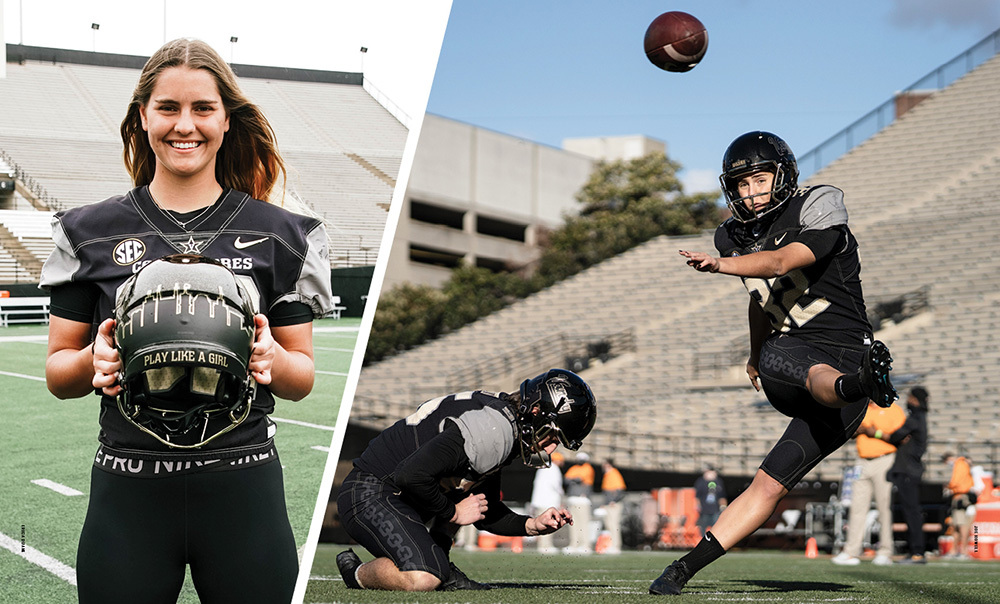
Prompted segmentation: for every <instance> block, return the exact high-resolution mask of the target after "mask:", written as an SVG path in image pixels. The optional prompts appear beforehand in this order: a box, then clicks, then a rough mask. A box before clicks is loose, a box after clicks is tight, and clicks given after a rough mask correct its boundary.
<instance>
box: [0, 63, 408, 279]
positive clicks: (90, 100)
mask: <svg viewBox="0 0 1000 604" xmlns="http://www.w3.org/2000/svg"><path fill="white" fill-rule="evenodd" d="M7 60H8V65H7V77H6V78H4V79H0V150H2V151H3V152H4V153H5V154H6V156H7V157H8V158H9V159H10V160H12V162H13V163H15V164H16V167H17V168H18V169H19V170H20V172H21V173H22V174H24V175H27V177H30V178H31V179H33V180H34V181H35V182H36V183H37V184H38V185H40V186H41V187H42V188H44V190H45V192H47V193H48V195H49V196H50V198H51V201H50V202H49V203H48V205H49V206H50V208H49V209H51V210H57V209H60V208H65V207H72V206H76V205H81V204H87V203H93V202H96V201H100V200H102V199H105V198H107V197H109V196H111V195H116V194H120V193H122V192H124V191H126V190H128V189H129V188H131V182H130V180H129V178H128V175H127V174H126V172H125V169H124V166H123V164H122V144H121V138H120V136H119V133H118V127H119V124H120V123H121V119H122V117H123V116H124V114H125V109H126V107H127V105H128V101H129V98H130V97H131V93H132V89H133V87H134V86H135V83H136V80H137V79H138V75H139V70H140V69H141V68H142V66H143V64H144V63H145V60H146V59H145V58H144V57H136V56H129V55H113V54H105V53H91V52H80V51H69V50H60V49H51V48H39V47H28V46H21V45H7ZM233 67H234V70H235V71H236V72H237V74H238V75H239V76H240V82H241V85H242V86H243V88H244V91H245V92H246V93H247V95H248V96H249V97H250V98H251V99H253V100H254V102H256V103H257V104H258V105H260V106H261V107H262V109H263V110H264V112H265V113H266V115H267V116H268V119H269V120H270V121H271V124H272V126H273V127H274V130H275V132H276V134H277V139H278V145H279V149H280V150H281V152H282V154H283V155H284V157H285V160H286V162H287V163H288V164H289V167H290V168H291V171H290V174H289V179H288V194H289V195H294V196H295V197H297V198H299V199H301V200H302V201H303V202H304V203H305V205H306V206H307V207H308V208H309V209H310V210H312V211H314V212H315V213H316V214H318V215H319V216H321V217H322V218H323V219H324V220H325V221H326V223H327V228H328V231H329V234H330V244H331V265H332V266H351V265H363V264H372V263H374V260H375V257H374V253H373V252H369V250H377V249H378V247H379V243H380V241H381V237H382V231H383V228H384V225H385V219H386V209H387V208H388V205H389V202H390V200H391V198H392V191H393V188H394V186H395V181H396V177H397V174H398V171H399V165H400V162H401V159H402V154H403V147H404V145H405V142H406V137H407V134H408V130H407V128H406V127H405V126H404V125H403V124H401V123H400V122H399V121H398V120H397V119H396V118H395V117H393V115H392V114H391V113H390V112H389V111H388V110H387V109H386V108H385V107H383V106H382V105H381V104H379V102H378V101H377V100H375V99H374V98H373V97H372V96H371V95H370V94H369V93H368V92H367V91H366V90H365V89H364V87H363V86H362V83H363V78H362V74H360V73H344V72H323V71H314V70H303V69H285V68H275V67H262V66H251V65H234V66H233ZM20 199H21V201H20V203H18V204H17V206H16V207H17V208H18V209H30V208H31V205H30V204H28V203H27V201H26V200H27V196H25V195H21V196H20ZM43 205H44V204H43ZM42 209H44V208H42ZM37 219H38V220H39V221H40V222H44V223H46V224H47V223H48V215H47V214H46V213H40V215H39V216H38V218H37ZM40 253H42V254H43V255H44V253H45V252H44V251H42V252H40ZM0 256H3V254H0ZM22 268H23V267H22ZM0 269H2V267H0ZM28 272H29V273H30V271H28ZM3 277H4V275H3V274H0V281H4V280H5V279H4V278H3ZM18 280H22V281H23V280H24V278H23V277H20V278H19V279H18Z"/></svg>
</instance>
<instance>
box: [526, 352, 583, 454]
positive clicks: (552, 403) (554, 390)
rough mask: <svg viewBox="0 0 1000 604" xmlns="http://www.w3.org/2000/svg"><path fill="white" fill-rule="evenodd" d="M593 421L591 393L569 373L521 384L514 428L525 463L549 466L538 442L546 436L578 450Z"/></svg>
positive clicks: (548, 373) (549, 374)
mask: <svg viewBox="0 0 1000 604" xmlns="http://www.w3.org/2000/svg"><path fill="white" fill-rule="evenodd" d="M596 421H597V400H596V399H595V398H594V393H593V392H591V390H590V386H588V385H587V382H585V381H583V378H581V377H580V376H578V375H577V374H575V373H573V372H572V371H568V370H566V369H550V370H549V371H546V372H545V373H543V374H541V375H538V376H535V377H533V378H531V379H530V380H525V381H523V382H521V388H520V401H519V402H518V405H517V413H516V427H517V432H518V437H519V438H518V440H519V441H520V443H521V459H522V461H524V463H525V464H527V465H529V466H532V467H538V466H539V463H538V462H536V461H535V460H537V459H540V460H541V465H543V466H547V465H548V459H547V456H545V455H544V454H542V453H543V449H542V447H541V446H540V443H541V441H542V440H544V439H545V437H546V436H549V435H555V436H557V437H558V438H559V442H560V443H562V445H563V446H564V447H566V448H567V449H570V450H572V451H576V450H578V449H579V448H580V446H581V445H582V444H583V439H584V438H585V437H586V436H587V435H588V434H590V431H591V430H592V429H593V428H594V423H595V422H596ZM540 454H542V455H540Z"/></svg>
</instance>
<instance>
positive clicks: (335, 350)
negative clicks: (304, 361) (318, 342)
mask: <svg viewBox="0 0 1000 604" xmlns="http://www.w3.org/2000/svg"><path fill="white" fill-rule="evenodd" d="M313 350H323V351H325V352H354V349H353V348H330V347H329V346H313Z"/></svg>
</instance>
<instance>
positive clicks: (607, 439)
mask: <svg viewBox="0 0 1000 604" xmlns="http://www.w3.org/2000/svg"><path fill="white" fill-rule="evenodd" d="M810 182H811V183H829V184H834V185H836V186H839V187H840V188H842V189H843V190H844V191H845V193H846V202H847V207H848V210H849V213H850V221H851V223H850V224H851V228H852V231H853V232H854V233H855V235H856V236H857V238H858V240H859V242H860V245H861V257H862V280H863V286H864V289H865V293H866V296H867V297H868V298H869V299H876V298H877V299H879V300H885V299H890V298H892V297H893V296H901V295H903V294H905V293H907V292H912V291H914V290H916V289H918V288H920V287H927V288H929V292H930V294H929V298H930V306H929V308H927V309H925V310H924V311H923V312H921V313H919V314H917V315H916V316H913V317H910V318H907V319H905V320H903V321H901V322H899V323H894V322H893V321H891V320H889V321H885V322H883V324H882V326H881V329H880V331H879V332H877V333H876V336H877V337H878V338H880V339H883V340H884V341H886V343H887V344H888V345H889V346H890V348H891V349H892V351H893V355H894V358H895V361H894V373H895V375H896V376H897V382H899V386H900V390H901V391H902V392H903V393H905V390H906V388H907V387H908V384H910V385H912V384H913V383H916V382H919V383H922V384H924V385H925V386H926V387H927V388H928V390H929V391H930V393H931V415H930V419H931V427H930V432H931V439H932V440H935V441H939V442H943V444H938V445H935V446H934V447H932V449H931V450H930V451H929V453H928V455H927V456H926V457H925V459H926V460H927V461H928V462H929V463H930V473H929V476H928V477H929V478H930V479H934V480H941V479H944V480H947V476H946V475H945V471H946V467H945V466H944V465H943V464H941V463H940V462H938V461H937V460H938V458H939V457H940V455H941V453H942V452H943V449H944V448H953V449H954V448H957V447H958V446H959V445H961V444H963V443H965V444H966V445H968V444H969V443H978V442H983V441H986V440H992V441H994V442H995V441H996V438H997V437H996V435H997V434H998V433H1000V372H998V371H997V370H996V369H997V367H1000V345H998V338H1000V312H998V308H1000V220H997V219H996V215H997V212H998V210H1000V205H998V202H997V191H1000V57H994V58H993V59H991V60H989V61H987V62H986V63H984V64H983V65H981V66H980V67H978V68H977V69H975V70H974V71H972V72H970V73H969V74H967V75H966V76H965V77H963V78H962V79H960V80H958V81H956V82H955V83H954V84H952V85H951V86H949V87H948V88H946V89H943V90H941V91H939V92H937V93H936V94H934V95H933V96H931V97H930V98H928V99H927V100H925V101H923V103H921V104H920V105H918V106H917V107H916V108H914V109H912V110H911V111H910V112H909V113H907V114H906V115H904V116H902V117H901V118H900V119H898V120H897V121H896V122H895V123H893V124H891V125H890V126H889V127H887V128H886V129H885V130H883V131H882V132H880V133H879V134H877V135H876V136H874V137H873V138H871V139H870V140H868V141H866V142H865V143H863V144H862V145H860V146H858V147H856V148H855V149H853V150H852V151H851V152H849V153H848V154H846V155H845V156H843V157H841V158H840V159H838V160H837V161H836V162H834V163H833V164H831V165H830V166H828V167H827V168H826V169H824V170H822V171H821V172H819V173H818V174H816V175H815V176H814V177H813V178H812V179H811V180H810ZM678 249H691V250H702V251H712V250H714V248H713V244H712V236H711V233H704V234H702V235H698V236H692V237H675V238H667V237H663V238H659V239H656V240H653V241H650V242H648V243H646V244H644V245H642V246H639V247H638V248H636V249H633V250H631V251H629V252H627V253H625V254H622V255H621V256H618V257H616V258H613V259H610V260H608V261H605V262H604V263H602V264H600V265H598V266H595V267H592V268H591V269H589V270H587V271H585V272H583V273H581V274H578V275H576V276H575V277H573V278H571V279H568V280H566V281H565V282H563V283H560V284H557V285H556V286H554V287H552V288H550V289H548V290H546V291H543V292H540V293H538V294H536V295H534V296H531V297H530V298H528V299H526V300H523V301H521V302H518V303H516V304H515V305H513V306H511V307H509V308H507V309H504V310H502V311H500V312H498V313H494V314H493V315H491V316H489V317H486V318H484V319H482V320H480V321H478V322H476V323H474V324H472V325H470V326H467V327H465V328H463V329H461V330H459V331H457V332H455V333H452V334H449V335H447V336H444V337H442V338H440V339H438V340H436V341H433V342H430V343H428V344H426V345H424V346H421V347H419V348H416V349H413V350H410V351H406V352H404V353H402V354H399V355H397V356H395V357H393V358H391V359H388V360H386V361H383V362H381V363H378V364H375V365H372V366H369V367H366V368H365V369H364V371H362V374H361V381H360V383H359V386H358V390H357V397H358V398H357V399H356V402H355V407H354V414H353V415H352V417H358V416H363V415H364V414H365V405H368V404H374V403H372V402H371V401H380V404H386V403H391V404H392V405H395V408H396V409H397V412H398V414H402V413H405V412H406V411H405V410H406V409H407V408H412V407H413V406H414V405H416V404H418V403H419V402H420V401H421V400H422V398H423V397H425V396H426V394H427V393H428V392H433V391H434V390H435V389H438V390H439V393H443V392H442V390H443V391H447V390H448V389H457V388H463V389H464V388H473V387H477V386H487V387H492V388H504V389H510V388H513V387H516V384H517V380H519V379H523V378H524V377H528V376H524V375H520V376H506V383H503V384H449V383H448V376H449V375H451V374H452V373H453V372H454V371H455V370H456V369H458V368H460V367H462V366H464V365H466V364H470V363H474V362H482V360H483V359H485V358H488V357H490V356H492V355H493V354H495V352H496V351H497V350H503V349H505V348H511V347H514V346H516V345H517V344H518V343H519V342H521V341H523V340H524V338H526V336H525V334H533V335H534V336H538V335H542V334H545V335H548V334H550V333H552V332H556V331H558V332H562V333H566V334H568V335H574V334H581V333H595V332H597V331H600V330H602V329H604V331H607V332H612V331H618V330H622V329H626V328H630V327H631V328H633V329H634V331H635V334H636V348H637V349H636V351H635V352H628V353H626V354H623V355H621V356H617V357H614V358H612V359H610V360H609V361H608V362H606V363H604V364H603V365H602V364H601V363H595V362H592V364H591V366H590V368H589V369H587V370H585V371H584V372H583V376H584V377H585V378H586V379H587V380H588V381H589V382H590V383H591V385H592V386H593V389H594V391H595V393H596V394H597V396H598V399H599V401H600V407H599V408H600V411H599V420H598V426H597V429H596V430H595V433H594V436H593V437H592V438H591V439H590V441H589V442H588V443H587V444H586V445H585V449H586V450H588V452H589V453H591V455H592V456H594V455H596V456H598V457H601V456H606V455H610V456H613V457H614V459H615V460H616V462H617V463H619V464H620V465H626V466H628V467H635V468H649V469H673V470H678V471H696V470H697V469H698V468H699V466H700V465H701V464H703V463H705V462H709V461H710V462H712V463H714V464H717V465H720V466H721V470H722V471H723V472H739V473H747V472H748V471H749V472H752V471H753V468H755V467H756V464H757V463H759V460H760V458H761V457H762V456H763V453H764V452H766V450H767V449H768V448H769V443H770V442H773V440H774V439H776V438H777V437H778V435H779V434H780V432H781V431H782V430H783V429H784V427H785V425H786V424H787V418H785V417H784V416H782V415H780V414H779V413H777V412H775V411H774V410H773V409H771V408H770V406H769V405H768V404H767V403H766V399H765V398H764V396H763V394H758V393H756V392H754V390H752V389H751V387H750V386H749V383H748V381H747V378H746V375H745V372H744V364H745V361H744V360H743V359H745V356H742V357H741V356H740V354H739V353H740V350H736V351H735V353H736V354H735V355H734V342H740V343H741V344H740V346H741V347H743V350H744V351H745V350H746V349H748V342H747V326H746V306H747V296H746V292H745V290H744V289H743V286H742V284H741V283H740V281H739V280H738V279H736V278H731V277H724V276H718V275H705V274H700V273H696V272H694V271H692V270H691V269H690V268H688V267H687V266H686V265H685V264H684V262H683V259H681V258H680V257H679V256H678V255H677V250H678ZM581 301H586V302H581ZM734 357H735V359H738V360H734ZM708 358H720V359H730V361H729V364H727V365H725V366H723V367H722V368H717V367H713V366H707V367H706V366H703V364H704V362H705V359H708ZM536 369H537V370H538V371H541V370H544V369H545V368H544V367H538V368H536ZM383 415H388V416H387V417H385V418H383V419H379V418H378V417H377V416H372V417H371V419H369V420H368V422H369V423H372V424H379V423H387V422H389V421H391V420H392V419H393V418H392V417H391V414H383ZM398 416H399V415H396V417H398ZM719 438H722V439H728V440H729V443H730V444H729V445H728V446H724V444H725V443H723V444H720V443H722V441H719V440H717V439H719ZM748 438H759V439H761V440H760V441H759V442H757V441H750V440H747V439H748ZM739 443H743V447H744V448H747V449H750V450H746V451H745V450H738V449H739V447H740V445H739ZM748 443H749V444H748ZM729 447H731V448H729ZM720 448H721V450H720ZM713 449H714V450H713ZM852 449H853V448H852V447H844V448H843V449H842V450H841V452H840V453H838V454H837V455H836V456H835V457H834V458H831V459H830V460H827V461H826V462H823V463H822V464H820V466H819V467H818V468H817V469H816V470H814V471H813V472H812V473H811V474H810V476H809V477H808V478H832V479H836V478H838V477H839V476H840V473H841V471H842V467H843V465H844V464H845V463H850V462H851V461H852V460H853V459H854V455H853V450H852ZM972 453H973V455H975V452H974V451H973V452H972ZM748 458H752V460H753V461H752V464H753V465H749V466H748V461H747V459H748Z"/></svg>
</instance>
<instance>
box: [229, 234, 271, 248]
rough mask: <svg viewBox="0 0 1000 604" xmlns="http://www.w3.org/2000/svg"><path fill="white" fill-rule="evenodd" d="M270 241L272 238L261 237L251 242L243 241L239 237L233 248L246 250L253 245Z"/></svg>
mask: <svg viewBox="0 0 1000 604" xmlns="http://www.w3.org/2000/svg"><path fill="white" fill-rule="evenodd" d="M268 239H270V237H261V238H260V239H253V240H250V241H243V240H242V238H240V237H237V238H236V241H234V242H233V247H235V248H236V249H238V250H245V249H246V248H248V247H250V246H251V245H257V244H258V243H264V242H265V241H267V240H268Z"/></svg>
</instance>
